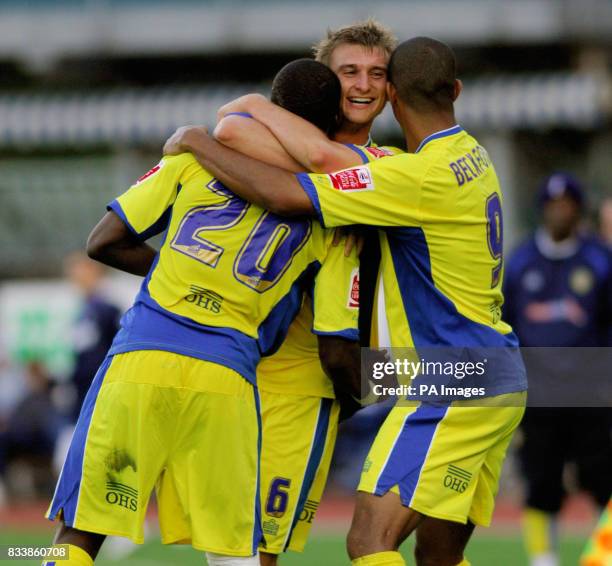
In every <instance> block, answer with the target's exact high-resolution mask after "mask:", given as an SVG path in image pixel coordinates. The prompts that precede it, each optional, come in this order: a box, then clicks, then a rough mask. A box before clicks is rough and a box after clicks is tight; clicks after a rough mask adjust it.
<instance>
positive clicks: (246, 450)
mask: <svg viewBox="0 0 612 566" xmlns="http://www.w3.org/2000/svg"><path fill="white" fill-rule="evenodd" d="M185 376H186V379H185V382H184V383H183V387H182V389H181V390H180V391H179V392H178V395H179V401H178V407H177V416H176V430H175V434H174V436H173V438H174V440H173V443H172V446H171V450H170V453H169V455H168V459H167V463H166V467H165V470H164V473H163V476H162V477H161V479H160V482H159V484H158V499H159V515H160V527H161V532H162V540H163V541H164V542H166V543H170V542H186V541H191V544H192V545H193V546H194V547H195V548H197V549H200V550H205V551H209V552H216V553H220V554H228V555H235V556H247V555H250V554H252V553H253V552H254V549H256V545H257V544H258V543H259V540H260V538H261V527H260V521H259V513H260V510H259V494H258V489H257V487H258V481H259V449H260V415H259V398H258V393H257V390H256V389H255V388H254V387H253V385H252V384H250V383H249V382H248V381H246V380H245V379H244V378H243V377H242V376H240V375H239V374H237V373H236V372H235V371H233V370H231V369H229V368H227V367H225V366H221V365H218V364H214V363H210V362H205V361H202V360H196V359H192V360H191V362H190V368H189V369H188V370H187V371H186V372H185Z"/></svg>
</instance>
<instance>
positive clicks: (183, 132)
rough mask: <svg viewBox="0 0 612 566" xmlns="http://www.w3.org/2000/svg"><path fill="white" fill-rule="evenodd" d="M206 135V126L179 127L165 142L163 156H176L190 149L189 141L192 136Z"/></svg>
mask: <svg viewBox="0 0 612 566" xmlns="http://www.w3.org/2000/svg"><path fill="white" fill-rule="evenodd" d="M202 134H205V135H208V129H207V128H206V126H181V127H180V128H177V130H176V131H175V132H174V133H173V134H172V135H171V136H170V137H169V138H168V139H167V140H166V143H165V144H164V150H163V151H164V155H178V154H179V153H185V152H186V151H189V149H190V140H191V139H193V138H194V136H201V135H202Z"/></svg>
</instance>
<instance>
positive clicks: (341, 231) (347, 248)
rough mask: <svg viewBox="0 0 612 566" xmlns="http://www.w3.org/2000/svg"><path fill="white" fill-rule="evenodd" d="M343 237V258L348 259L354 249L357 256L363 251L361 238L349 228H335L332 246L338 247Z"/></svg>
mask: <svg viewBox="0 0 612 566" xmlns="http://www.w3.org/2000/svg"><path fill="white" fill-rule="evenodd" d="M345 237H346V240H345V242H344V257H350V255H351V253H353V250H354V249H355V250H357V255H359V254H360V253H361V250H362V249H363V236H362V235H361V234H359V233H358V232H356V231H355V230H352V229H350V228H336V229H335V230H334V239H333V240H332V245H334V246H339V245H340V244H341V243H342V240H343V239H344V238H345Z"/></svg>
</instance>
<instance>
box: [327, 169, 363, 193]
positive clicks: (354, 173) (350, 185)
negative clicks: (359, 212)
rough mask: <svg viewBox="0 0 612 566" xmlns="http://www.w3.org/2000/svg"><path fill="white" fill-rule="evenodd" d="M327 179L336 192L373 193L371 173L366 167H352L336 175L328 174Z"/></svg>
mask: <svg viewBox="0 0 612 566" xmlns="http://www.w3.org/2000/svg"><path fill="white" fill-rule="evenodd" d="M329 178H330V180H331V182H332V185H333V187H334V189H336V190H338V191H373V190H374V180H373V179H372V172H371V171H370V170H369V169H368V168H367V167H354V168H352V169H345V170H344V171H339V172H338V173H330V175H329Z"/></svg>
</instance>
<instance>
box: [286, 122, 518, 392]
mask: <svg viewBox="0 0 612 566" xmlns="http://www.w3.org/2000/svg"><path fill="white" fill-rule="evenodd" d="M297 178H298V180H299V181H300V183H301V185H302V187H303V188H304V190H305V191H306V193H307V194H308V196H309V198H310V199H311V201H312V203H313V206H314V208H315V210H316V212H317V214H318V217H319V220H320V221H321V223H322V225H324V226H326V227H334V226H343V225H348V224H368V225H372V226H379V227H381V231H380V235H381V252H382V259H381V270H382V275H383V283H384V291H385V309H386V314H387V319H388V322H389V331H390V337H391V345H392V346H394V347H409V348H412V347H414V348H417V350H418V349H419V348H431V347H439V346H442V347H444V346H446V347H461V348H465V347H471V348H497V349H498V350H503V351H505V352H506V353H507V354H502V355H501V358H502V359H505V358H504V356H505V355H508V356H509V357H510V358H511V360H510V363H509V364H508V366H512V367H511V368H510V367H508V368H504V369H500V371H501V373H503V375H500V379H496V380H495V381H496V383H492V384H491V386H490V387H489V388H488V389H487V394H490V395H497V394H501V393H510V392H513V391H520V390H522V389H524V388H525V387H526V378H525V371H524V367H523V365H522V361H520V359H519V358H520V356H518V352H516V353H515V354H511V350H513V349H514V348H515V347H516V346H518V341H517V339H516V336H515V334H514V333H513V332H512V328H511V327H510V326H509V325H508V324H506V323H505V322H504V321H503V320H502V319H501V316H500V313H501V305H502V303H503V296H502V291H501V283H502V276H503V253H502V235H503V225H502V208H501V198H502V197H501V191H500V187H499V181H498V178H497V175H496V173H495V169H494V168H493V164H492V163H491V160H490V158H489V156H488V154H487V152H486V150H485V149H484V148H483V147H482V146H481V145H480V144H479V143H478V142H477V141H476V140H475V139H474V138H473V137H472V136H470V135H469V134H467V132H465V131H464V130H463V128H461V127H460V126H455V127H453V128H449V129H447V130H443V131H440V132H437V133H434V134H432V135H431V136H429V137H427V138H425V139H424V140H423V142H422V143H421V144H420V146H419V147H418V148H417V150H416V151H415V153H406V154H401V155H395V156H391V157H384V158H382V159H379V160H377V161H375V162H372V163H369V164H367V165H363V166H361V167H354V168H350V169H345V170H343V171H338V172H336V173H331V174H328V175H325V174H298V175H297Z"/></svg>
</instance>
